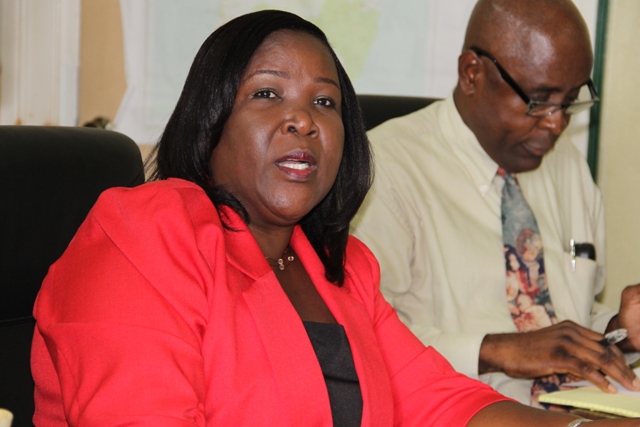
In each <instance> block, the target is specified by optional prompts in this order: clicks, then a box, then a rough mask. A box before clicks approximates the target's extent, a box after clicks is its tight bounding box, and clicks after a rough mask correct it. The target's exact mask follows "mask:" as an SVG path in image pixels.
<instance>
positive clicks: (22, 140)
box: [0, 126, 144, 427]
mask: <svg viewBox="0 0 640 427" xmlns="http://www.w3.org/2000/svg"><path fill="white" fill-rule="evenodd" d="M143 181H144V170H143V165H142V157H141V154H140V150H139V149H138V147H137V146H136V144H135V143H134V142H133V141H132V140H131V139H130V138H128V137H127V136H125V135H122V134H120V133H117V132H113V131H108V130H102V129H90V128H73V127H45V126H0V200H1V201H2V202H1V203H2V205H1V207H0V407H1V408H6V409H8V410H10V411H12V412H13V414H14V417H15V418H14V422H13V427H21V426H31V425H33V424H32V422H31V417H32V415H33V410H34V405H33V380H32V378H31V370H30V367H29V357H30V351H31V338H32V336H33V327H34V324H35V321H34V319H33V317H32V315H31V311H32V308H33V303H34V300H35V297H36V294H37V293H38V290H39V289H40V284H41V283H42V280H43V278H44V276H45V275H46V273H47V270H48V268H49V266H50V265H51V264H52V263H53V262H54V261H55V260H56V259H57V258H58V257H60V255H62V252H63V251H64V250H65V248H66V247H67V244H68V243H69V241H70V240H71V238H72V237H73V235H74V234H75V232H76V230H77V228H78V227H79V226H80V224H81V223H82V221H83V220H84V218H85V217H86V215H87V213H88V212H89V209H91V207H92V206H93V204H94V203H95V201H96V199H97V198H98V196H99V195H100V193H101V192H102V191H103V190H105V189H107V188H109V187H114V186H134V185H137V184H140V183H142V182H143Z"/></svg>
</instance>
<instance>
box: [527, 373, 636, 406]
mask: <svg viewBox="0 0 640 427" xmlns="http://www.w3.org/2000/svg"><path fill="white" fill-rule="evenodd" d="M634 372H635V374H636V375H638V376H640V368H636V369H634ZM608 379H609V381H611V383H612V384H613V385H614V386H615V387H616V388H617V389H618V393H616V394H610V393H605V392H603V391H602V390H600V389H599V388H597V387H595V386H594V385H593V384H592V383H590V382H589V381H578V382H573V383H567V384H565V385H572V386H578V387H577V388H575V389H573V390H563V391H556V392H553V393H548V394H543V395H541V396H539V397H538V400H539V401H540V402H543V403H553V404H556V405H566V406H573V407H575V408H582V409H591V410H593V411H599V412H606V413H608V414H614V415H620V416H623V417H640V392H637V391H630V390H627V389H626V388H624V387H623V386H622V385H621V384H619V383H618V382H616V381H613V380H612V379H611V378H608Z"/></svg>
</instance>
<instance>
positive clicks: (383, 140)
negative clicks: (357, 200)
mask: <svg viewBox="0 0 640 427" xmlns="http://www.w3.org/2000/svg"><path fill="white" fill-rule="evenodd" d="M592 63H593V56H592V52H591V45H590V38H589V33H588V29H587V27H586V25H585V23H584V20H583V19H582V17H581V16H580V13H579V11H578V10H577V9H576V7H575V5H574V4H573V3H572V2H571V1H570V0H535V1H534V0H479V1H478V3H477V5H476V7H475V8H474V11H473V13H472V15H471V18H470V21H469V24H468V28H467V32H466V35H465V41H464V46H463V51H462V54H461V55H460V57H459V60H458V84H457V86H456V88H455V90H454V92H453V94H452V95H451V96H449V97H448V98H447V99H445V100H443V101H440V102H437V103H435V104H433V105H431V106H429V107H427V108H425V109H423V110H420V111H418V112H416V113H413V114H410V115H408V116H405V117H402V118H399V119H396V120H392V121H389V122H387V123H385V124H383V125H381V126H379V127H378V128H376V129H373V130H372V131H371V132H370V133H369V137H370V139H371V142H372V145H373V147H374V152H375V155H376V163H377V169H376V180H375V183H374V186H373V189H372V191H371V192H370V194H369V196H368V199H367V201H365V205H364V206H363V208H362V211H361V213H360V214H359V216H358V217H357V218H356V220H355V221H354V223H353V231H354V233H355V234H356V236H358V237H360V238H361V239H362V240H363V241H364V242H365V243H366V244H367V245H369V246H370V247H371V249H372V250H373V252H374V253H375V255H376V256H377V257H378V259H379V261H380V264H381V270H382V290H383V292H384V294H385V296H386V297H387V299H388V300H389V301H390V302H391V303H392V304H393V305H394V306H395V308H396V309H397V310H398V313H399V315H400V317H401V318H402V320H403V321H404V322H406V323H407V324H408V325H409V326H410V328H411V329H412V330H413V332H414V333H415V334H416V335H417V336H418V337H419V338H420V339H421V340H422V341H423V342H424V343H425V344H427V345H432V346H434V347H435V348H436V349H437V350H439V351H440V352H441V353H442V354H443V355H444V356H445V357H447V358H448V359H449V361H450V362H451V363H452V364H453V365H454V367H455V368H456V369H458V370H459V371H461V372H463V373H465V374H467V375H470V376H472V377H480V379H482V380H483V381H485V382H487V383H489V384H491V385H492V386H493V387H495V388H496V389H497V390H499V391H500V392H502V393H504V394H505V395H507V396H511V397H514V398H516V399H518V400H519V401H521V402H523V403H530V402H531V403H534V404H535V402H536V399H535V395H536V394H537V393H539V392H540V390H539V389H538V390H537V391H536V387H537V386H536V385H535V382H534V381H532V379H534V378H540V379H543V377H544V380H545V384H546V383H547V382H548V380H549V378H547V377H548V376H550V375H552V374H571V375H573V376H576V377H581V378H586V379H589V380H590V381H592V382H593V383H594V384H596V385H597V386H598V387H600V388H601V389H603V390H605V391H608V392H614V391H615V389H614V388H613V386H611V385H610V384H609V382H608V381H607V380H606V378H605V376H604V375H603V373H604V374H607V375H609V376H611V377H613V378H615V379H617V380H618V381H620V382H621V383H622V384H623V385H624V386H625V387H627V388H630V389H634V390H640V380H639V379H637V378H636V377H635V375H634V374H633V372H632V371H631V370H630V369H629V368H628V366H627V365H626V363H625V359H624V357H623V354H622V352H621V351H620V349H622V350H624V351H629V352H631V351H638V350H639V349H640V286H634V287H628V288H627V289H625V291H624V292H623V295H622V303H621V308H620V311H619V314H618V315H616V314H615V313H614V312H612V311H610V310H608V309H607V308H606V307H604V306H603V305H601V304H599V303H597V302H595V301H594V298H595V296H596V295H597V294H598V293H600V292H601V291H602V289H603V286H604V275H603V268H604V247H603V246H604V231H603V226H604V219H603V206H602V200H601V196H600V193H599V191H598V189H597V188H596V186H595V185H594V183H593V181H592V179H591V176H590V174H589V169H588V167H587V165H586V163H585V161H584V159H583V157H582V155H581V154H580V153H579V152H578V151H577V150H576V149H575V147H574V146H573V145H572V143H571V142H570V141H568V140H566V139H565V140H563V139H558V138H559V137H560V135H561V134H562V132H563V131H564V130H565V128H566V127H567V125H568V123H569V119H570V118H571V114H572V113H573V112H575V111H576V110H580V109H583V108H585V107H586V108H588V107H589V106H590V105H592V104H593V102H594V101H596V100H597V94H596V93H595V89H593V86H592V83H591V80H590V72H591V67H592ZM556 142H557V143H556ZM543 159H544V160H543ZM514 188H515V190H513V191H514V192H515V193H511V191H512V190H511V189H514ZM504 189H507V190H505V194H506V195H505V194H503V190H504ZM510 194H517V195H519V197H520V201H519V202H517V203H519V205H518V206H520V205H523V204H528V206H529V208H527V209H528V210H527V212H528V213H529V214H528V215H529V216H528V218H530V219H531V214H532V215H533V219H531V220H530V221H529V222H527V223H526V224H529V223H531V224H532V225H531V226H530V227H525V228H526V229H522V230H521V231H520V233H519V234H517V233H515V231H514V230H516V229H510V228H509V229H508V228H505V227H507V226H509V227H511V226H513V227H515V226H518V225H520V226H522V225H523V224H524V223H521V221H520V219H518V218H516V220H512V219H510V218H512V216H510V215H511V212H514V211H513V210H507V208H505V206H507V207H508V206H509V203H511V202H509V200H510V199H508V197H510V196H509V195H510ZM522 198H524V202H523V201H522ZM503 210H504V211H503ZM505 212H507V213H505ZM503 220H504V221H503ZM503 222H504V224H503ZM536 222H537V225H536V224H535V223H536ZM512 223H513V224H515V225H513V224H512ZM509 224H511V225H509ZM508 230H510V231H508ZM572 242H574V243H587V244H590V245H592V247H593V248H594V249H595V260H591V259H586V258H581V257H579V256H578V257H572V255H571V250H572ZM574 247H575V246H574ZM578 247H580V246H578ZM506 255H509V257H510V258H507V259H506V260H505V256H506ZM592 258H593V256H592ZM505 265H506V268H505ZM510 266H514V267H515V268H516V269H517V270H518V271H519V274H517V275H515V273H514V272H513V271H511V273H510V274H511V275H512V276H513V277H512V278H511V279H510V283H511V285H510V287H511V288H510V289H508V288H507V287H508V286H507V273H508V270H513V268H511V267H510ZM520 278H522V279H523V280H524V281H525V282H526V283H523V284H518V283H519V282H518V280H520ZM514 283H515V285H514ZM514 286H515V288H514ZM508 292H509V293H510V296H509V297H507V293H508ZM525 296H528V297H530V298H529V299H527V298H525ZM530 301H535V304H537V306H533V307H532V306H530ZM525 302H526V303H527V304H524V303H525ZM549 324H551V326H546V325H549ZM621 327H624V328H626V329H627V330H628V333H629V338H627V339H626V340H624V341H622V342H621V343H620V344H619V346H607V345H602V344H600V343H598V342H597V341H598V340H599V339H601V338H602V334H601V333H600V332H605V331H611V330H613V329H616V328H621ZM519 331H521V332H524V331H531V332H528V333H526V334H524V333H518V332H519ZM596 331H597V332H596ZM554 378H555V377H554ZM554 382H555V383H556V386H557V385H558V384H560V383H562V378H555V380H554ZM532 388H533V390H534V392H533V394H532ZM532 396H533V398H532Z"/></svg>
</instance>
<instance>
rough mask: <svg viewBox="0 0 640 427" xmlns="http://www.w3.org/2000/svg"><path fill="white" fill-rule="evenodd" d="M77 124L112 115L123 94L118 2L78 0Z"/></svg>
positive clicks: (122, 64) (117, 0) (112, 116)
mask: <svg viewBox="0 0 640 427" xmlns="http://www.w3.org/2000/svg"><path fill="white" fill-rule="evenodd" d="M81 14H82V15H81V30H80V31H81V34H80V40H81V41H80V94H79V123H80V124H83V123H85V122H87V121H89V120H93V119H94V118H95V117H96V116H103V117H106V118H107V119H109V120H110V121H112V120H113V118H114V117H115V115H116V112H117V111H118V107H119V106H120V102H121V101H122V97H123V96H124V93H125V90H126V80H125V71H124V53H123V46H122V20H121V17H120V2H119V0H82V4H81Z"/></svg>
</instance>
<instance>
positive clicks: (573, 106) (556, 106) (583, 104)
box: [469, 46, 600, 117]
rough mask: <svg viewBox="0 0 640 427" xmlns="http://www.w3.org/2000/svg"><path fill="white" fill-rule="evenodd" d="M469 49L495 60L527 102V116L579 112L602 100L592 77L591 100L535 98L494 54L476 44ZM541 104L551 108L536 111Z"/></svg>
mask: <svg viewBox="0 0 640 427" xmlns="http://www.w3.org/2000/svg"><path fill="white" fill-rule="evenodd" d="M469 50H470V51H472V52H474V53H475V54H476V55H478V56H484V57H485V58H487V59H489V60H490V61H491V62H493V64H494V65H495V66H496V68H497V69H498V72H499V73H500V77H502V80H504V81H505V82H506V83H507V84H508V85H509V86H511V89H513V91H514V92H515V93H516V94H518V96H519V97H520V98H521V99H522V100H523V101H524V103H525V104H527V111H525V114H526V115H527V116H532V117H546V116H550V115H551V114H553V113H555V112H556V111H558V110H564V113H565V114H569V115H571V114H574V113H578V112H580V111H584V110H586V109H588V108H591V107H592V106H593V105H594V104H595V103H596V102H598V101H600V98H599V97H598V91H597V90H596V87H595V86H594V84H593V80H592V79H589V81H587V83H586V85H587V87H588V88H589V93H590V94H591V100H589V101H573V102H563V103H557V102H546V101H536V100H533V99H531V98H530V97H529V96H528V95H527V94H526V93H525V91H524V90H522V88H521V87H520V86H519V85H518V83H516V81H515V80H514V79H513V77H511V76H510V75H509V73H507V70H505V69H504V68H503V67H502V65H500V63H499V62H498V60H497V59H496V58H494V57H493V55H491V54H490V53H489V52H487V51H485V50H482V49H480V48H478V47H475V46H472V47H470V48H469ZM539 106H542V107H547V108H549V110H548V111H543V112H536V111H535V108H539Z"/></svg>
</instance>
